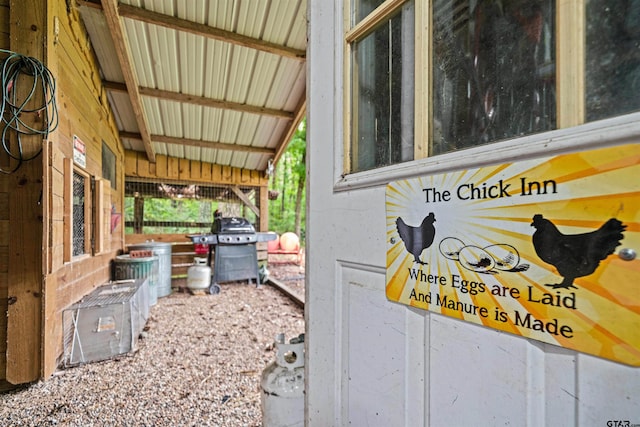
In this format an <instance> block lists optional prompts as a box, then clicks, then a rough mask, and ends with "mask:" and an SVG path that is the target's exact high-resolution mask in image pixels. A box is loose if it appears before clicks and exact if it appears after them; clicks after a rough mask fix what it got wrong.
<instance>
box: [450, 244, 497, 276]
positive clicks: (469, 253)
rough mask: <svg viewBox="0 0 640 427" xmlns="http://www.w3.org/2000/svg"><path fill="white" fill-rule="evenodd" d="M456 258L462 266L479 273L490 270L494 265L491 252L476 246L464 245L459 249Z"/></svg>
mask: <svg viewBox="0 0 640 427" xmlns="http://www.w3.org/2000/svg"><path fill="white" fill-rule="evenodd" d="M458 258H459V259H458V260H459V261H460V264H462V266H463V267H464V268H466V269H468V270H471V271H477V272H480V273H484V272H487V271H491V270H493V268H494V267H495V266H496V262H495V260H494V259H493V257H492V256H491V254H490V253H489V252H487V251H485V250H484V249H482V248H479V247H477V246H465V247H464V248H462V249H461V250H460V253H459V254H458Z"/></svg>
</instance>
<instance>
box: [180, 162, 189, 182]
mask: <svg viewBox="0 0 640 427" xmlns="http://www.w3.org/2000/svg"><path fill="white" fill-rule="evenodd" d="M178 178H179V179H181V180H190V179H191V162H189V159H178Z"/></svg>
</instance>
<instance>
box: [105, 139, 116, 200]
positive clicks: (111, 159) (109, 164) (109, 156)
mask: <svg viewBox="0 0 640 427" xmlns="http://www.w3.org/2000/svg"><path fill="white" fill-rule="evenodd" d="M102 177H103V178H104V179H107V180H109V182H111V188H113V189H116V188H117V185H116V155H115V154H113V151H111V149H110V148H109V146H108V145H107V144H106V143H105V142H104V141H102Z"/></svg>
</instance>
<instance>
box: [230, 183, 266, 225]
mask: <svg viewBox="0 0 640 427" xmlns="http://www.w3.org/2000/svg"><path fill="white" fill-rule="evenodd" d="M229 188H231V191H233V192H234V193H235V194H236V196H238V198H239V199H240V200H242V201H243V202H244V204H245V205H247V207H248V208H249V209H251V210H252V211H253V213H254V214H256V216H257V217H258V218H260V209H258V207H257V206H256V205H254V204H253V202H252V201H251V199H250V198H248V197H247V195H246V194H244V193H243V192H242V190H241V189H240V187H238V186H237V185H232V186H231V187H229Z"/></svg>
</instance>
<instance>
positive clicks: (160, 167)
mask: <svg viewBox="0 0 640 427" xmlns="http://www.w3.org/2000/svg"><path fill="white" fill-rule="evenodd" d="M167 162H168V158H167V156H156V176H169V173H168V169H167ZM125 166H126V165H125ZM128 171H129V169H127V168H125V172H124V173H125V175H126V176H130V174H129V173H128Z"/></svg>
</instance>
